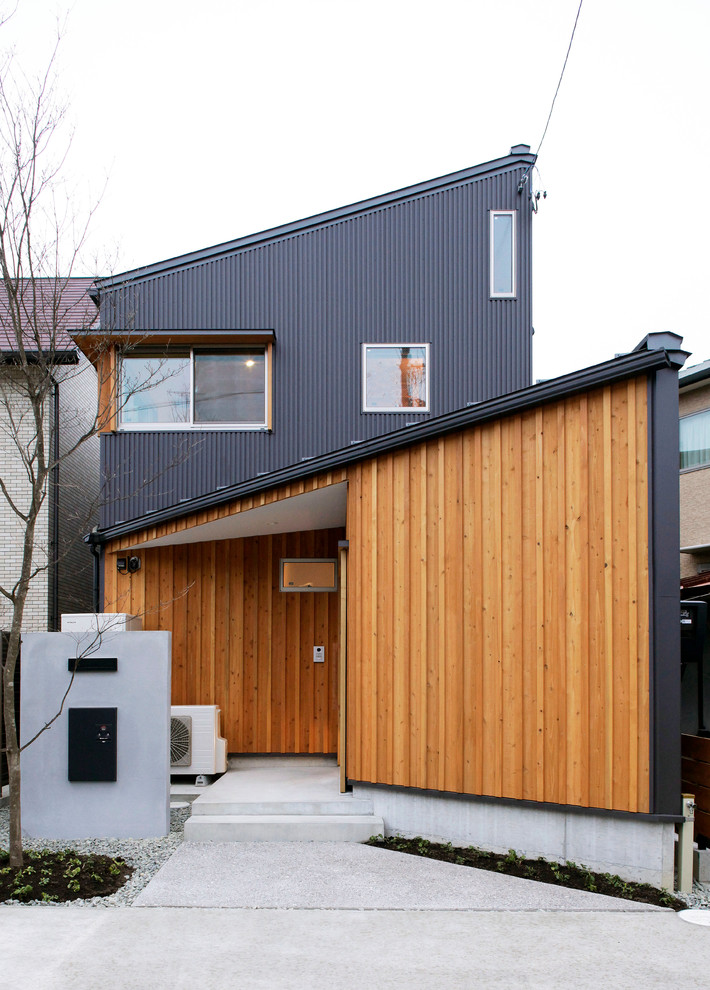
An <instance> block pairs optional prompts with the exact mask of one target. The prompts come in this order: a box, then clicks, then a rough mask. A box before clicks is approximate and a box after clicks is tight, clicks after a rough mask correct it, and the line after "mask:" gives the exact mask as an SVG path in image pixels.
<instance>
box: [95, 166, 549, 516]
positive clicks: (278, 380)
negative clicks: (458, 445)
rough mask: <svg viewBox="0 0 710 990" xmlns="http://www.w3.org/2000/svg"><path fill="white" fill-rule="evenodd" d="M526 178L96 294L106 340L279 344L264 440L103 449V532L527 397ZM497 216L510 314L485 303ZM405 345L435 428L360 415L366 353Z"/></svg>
mask: <svg viewBox="0 0 710 990" xmlns="http://www.w3.org/2000/svg"><path fill="white" fill-rule="evenodd" d="M524 167H525V166H524V164H520V163H518V164H517V165H514V166H513V165H509V166H508V167H507V168H505V169H503V170H502V171H500V172H499V173H495V172H489V173H486V174H483V175H478V176H477V175H473V176H471V175H470V174H468V173H465V174H466V175H467V176H468V177H466V178H464V179H462V180H460V182H459V183H458V184H456V183H453V184H451V185H447V186H445V187H444V188H439V189H436V188H434V189H432V190H431V191H427V190H425V191H424V192H420V193H418V194H416V195H412V196H411V198H409V199H407V198H404V199H397V200H396V201H394V202H388V203H387V202H386V203H384V204H383V205H382V206H379V207H373V208H372V209H370V210H369V211H365V212H360V213H354V214H352V215H346V216H344V217H343V218H342V219H340V220H338V219H335V220H331V221H329V222H327V223H325V224H323V225H322V226H317V225H316V226H313V227H307V228H306V229H303V230H296V231H295V232H287V233H284V234H283V235H282V236H279V237H276V238H274V239H272V240H264V241H259V242H258V243H255V244H247V245H246V246H245V247H241V248H240V247H235V248H234V249H233V250H232V252H231V253H227V254H222V255H219V256H218V257H214V258H206V259H200V260H197V261H190V262H188V263H186V264H185V265H184V266H183V267H174V268H171V269H170V270H169V271H167V272H165V273H161V272H160V271H155V270H154V269H153V271H152V273H151V274H149V275H147V276H144V277H142V278H141V277H138V276H135V277H134V278H133V280H132V281H130V282H128V283H127V284H124V285H122V286H121V285H116V284H115V283H114V284H113V286H111V285H109V284H107V285H105V286H104V287H102V326H111V325H113V326H115V327H116V328H135V329H136V330H138V331H145V330H152V329H156V330H158V329H159V330H171V329H172V330H191V329H196V330H198V329H199V330H204V329H215V330H225V329H226V330H229V329H240V330H245V329H271V330H273V331H274V332H275V336H276V344H275V346H274V348H273V397H272V401H273V420H272V421H273V432H272V433H267V432H259V433H252V432H229V431H225V432H216V431H212V432H209V431H204V432H203V431H199V432H198V431H194V432H185V433H168V432H155V433H148V432H146V433H136V432H131V433H126V434H121V433H116V434H113V435H109V436H105V437H104V438H103V445H102V450H103V453H104V458H105V459H104V468H105V499H104V503H103V507H102V512H101V527H102V528H105V527H110V526H113V525H115V524H116V523H117V522H119V521H121V520H122V521H126V520H129V519H138V518H140V517H141V516H144V515H146V514H149V513H151V512H154V511H156V510H160V509H164V508H166V507H168V506H171V505H177V504H179V502H180V500H181V499H188V498H195V497H198V496H200V495H203V494H206V493H208V492H210V491H214V490H215V489H219V488H220V487H222V486H224V485H234V484H238V483H239V482H241V481H244V480H246V479H248V478H251V477H254V476H256V475H257V474H259V473H261V472H271V471H274V470H277V469H279V468H282V467H284V466H286V465H288V464H294V463H297V462H299V461H300V460H301V459H302V458H306V457H312V456H316V455H321V454H323V453H326V452H327V451H330V450H337V449H339V448H343V447H347V446H348V445H350V444H352V443H357V442H360V441H363V440H367V439H369V438H372V437H376V436H381V435H384V434H387V433H389V432H391V431H392V430H398V429H401V428H402V427H403V426H404V425H406V424H407V423H410V422H421V421H422V420H425V419H427V418H430V417H431V416H437V415H441V414H443V413H446V412H450V411H451V410H454V409H457V408H463V407H465V406H466V405H467V403H471V402H479V401H482V400H485V399H490V398H492V397H495V396H497V395H501V394H504V393H506V392H509V391H512V390H516V389H520V388H524V387H525V386H527V385H529V384H530V366H531V326H530V266H529V263H528V259H529V256H530V236H531V216H530V210H529V204H528V201H527V198H525V197H524V196H520V195H518V192H517V182H518V179H519V176H520V174H521V172H522V171H523V168H524ZM493 208H496V209H517V210H518V259H519V279H518V289H519V291H518V298H517V299H515V300H507V299H506V300H490V299H489V298H488V211H489V209H493ZM114 316H115V321H114ZM405 341H412V342H415V341H416V342H419V341H421V342H429V343H430V344H431V349H430V368H429V373H430V376H431V378H430V381H431V411H430V413H428V414H417V413H413V412H411V413H407V412H405V413H401V414H400V413H374V414H372V413H368V414H363V413H362V412H361V385H362V383H361V345H362V344H363V343H364V342H373V343H378V342H379V343H387V342H405ZM156 466H158V467H157V468H156Z"/></svg>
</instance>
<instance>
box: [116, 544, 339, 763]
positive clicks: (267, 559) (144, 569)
mask: <svg viewBox="0 0 710 990" xmlns="http://www.w3.org/2000/svg"><path fill="white" fill-rule="evenodd" d="M343 537H344V532H343V531H342V530H320V531H317V532H310V533H288V534H277V535H274V536H258V537H251V538H248V539H237V540H223V541H220V542H208V543H189V544H183V545H180V546H167V547H161V548H158V549H155V550H145V549H142V550H140V551H137V553H138V554H139V556H140V558H141V564H142V566H141V569H140V570H139V571H137V572H136V573H135V574H131V575H122V574H118V572H117V570H116V563H115V557H116V556H117V554H116V553H109V554H107V555H106V561H105V597H106V606H105V607H106V608H107V610H108V611H119V612H130V613H133V614H139V615H143V628H144V629H169V630H171V631H172V634H173V670H172V703H173V704H174V705H184V704H190V705H199V704H205V705H206V704H209V705H213V704H217V705H219V706H220V708H221V709H222V732H223V734H224V735H226V737H227V742H228V749H229V752H230V753H335V752H336V751H337V744H338V695H337V690H338V683H337V672H338V654H339V638H338V626H339V621H338V611H339V596H338V594H337V593H332V592H331V593H328V592H306V593H298V592H281V591H279V561H280V559H281V557H337V556H338V540H339V539H342V538H343ZM124 554H125V551H124ZM314 645H324V646H325V650H326V654H325V656H326V659H325V663H322V664H314V663H313V647H314Z"/></svg>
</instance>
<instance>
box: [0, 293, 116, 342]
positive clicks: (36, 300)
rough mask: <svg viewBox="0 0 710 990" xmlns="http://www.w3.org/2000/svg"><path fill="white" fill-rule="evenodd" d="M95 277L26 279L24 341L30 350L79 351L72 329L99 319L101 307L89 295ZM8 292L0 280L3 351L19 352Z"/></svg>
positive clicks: (22, 301) (0, 322)
mask: <svg viewBox="0 0 710 990" xmlns="http://www.w3.org/2000/svg"><path fill="white" fill-rule="evenodd" d="M93 282H94V280H93V278H66V279H60V278H58V279H53V278H40V279H35V280H31V279H23V280H22V282H21V283H20V306H21V310H22V314H21V319H22V322H23V345H24V347H25V349H26V350H27V351H29V352H35V353H36V352H37V351H38V350H40V349H41V350H43V351H45V352H52V351H57V352H65V351H76V350H77V347H76V344H75V343H74V342H73V340H72V339H71V337H70V335H69V331H72V330H81V329H88V328H89V327H90V326H92V325H93V324H95V323H96V322H97V320H98V315H99V314H98V310H97V308H96V305H95V304H94V302H93V301H92V300H91V298H90V296H89V289H90V288H91V286H92V285H93ZM17 351H18V341H17V339H16V336H15V331H14V328H13V321H12V318H11V313H10V308H9V305H8V296H7V291H6V290H5V287H4V286H3V285H2V284H0V352H2V353H4V354H5V355H8V354H13V353H17Z"/></svg>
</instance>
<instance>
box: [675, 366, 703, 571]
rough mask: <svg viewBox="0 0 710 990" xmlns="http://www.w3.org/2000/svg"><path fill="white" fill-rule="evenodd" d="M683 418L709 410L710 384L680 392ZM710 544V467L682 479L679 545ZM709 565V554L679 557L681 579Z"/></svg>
mask: <svg viewBox="0 0 710 990" xmlns="http://www.w3.org/2000/svg"><path fill="white" fill-rule="evenodd" d="M679 404H680V415H681V416H690V415H691V414H692V413H696V412H702V410H703V409H710V383H708V384H707V385H702V386H701V387H700V388H694V389H691V390H689V391H687V392H681V394H680V397H679ZM699 544H710V467H706V468H699V469H697V470H691V471H685V472H683V473H681V476H680V545H681V546H682V547H688V546H697V545H699ZM701 564H703V565H704V564H707V569H708V570H710V550H708V551H705V552H704V553H699V554H692V555H691V554H686V553H682V554H681V555H680V576H681V577H692V576H693V575H695V574H697V573H698V567H699V566H700V565H701Z"/></svg>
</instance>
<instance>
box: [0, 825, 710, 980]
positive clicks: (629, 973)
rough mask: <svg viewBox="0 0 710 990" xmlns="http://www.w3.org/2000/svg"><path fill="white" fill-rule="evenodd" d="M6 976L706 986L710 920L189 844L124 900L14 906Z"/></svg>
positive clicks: (232, 846) (381, 863)
mask: <svg viewBox="0 0 710 990" xmlns="http://www.w3.org/2000/svg"><path fill="white" fill-rule="evenodd" d="M0 946H1V948H0V988H2V990H5V988H7V990H9V988H12V990H16V988H17V986H18V984H21V985H23V986H27V987H33V988H37V990H98V988H101V990H128V988H133V987H136V988H141V990H143V988H146V990H147V988H150V990H162V988H166V990H168V988H169V990H180V988H186V990H187V988H189V990H195V988H202V990H210V988H220V990H222V988H231V987H235V988H239V990H252V988H254V990H258V988H262V987H263V988H268V990H279V988H291V987H293V988H296V987H297V988H308V990H314V988H320V987H324V988H328V990H340V988H342V990H346V988H347V990H350V988H352V990H355V988H357V990H362V988H364V987H372V988H374V990H387V988H390V987H407V988H427V990H429V988H439V987H441V988H449V987H451V988H454V987H462V988H467V990H468V988H474V987H475V988H486V987H496V988H499V987H501V986H506V987H515V988H517V987H526V988H527V987H534V988H538V987H539V988H544V990H553V988H558V987H560V988H561V987H565V988H569V987H574V988H580V987H585V988H586V987H590V988H592V987H593V988H595V990H596V988H599V987H604V988H605V990H606V988H616V987H618V988H624V990H628V988H634V987H638V988H644V990H645V988H653V987H663V988H666V990H668V988H676V987H683V988H689V990H694V988H698V990H700V988H703V990H704V988H706V987H707V986H708V985H710V928H704V927H700V926H696V925H691V924H687V923H685V922H683V921H682V920H681V919H680V918H679V917H678V916H677V915H676V914H674V913H673V912H671V911H665V910H662V909H658V908H648V907H645V906H644V905H641V904H636V903H634V902H629V901H620V900H616V899H614V898H608V897H601V896H599V895H596V894H590V893H586V892H583V891H571V890H566V889H564V888H561V887H552V886H549V885H546V884H539V883H535V882H534V881H530V880H520V879H518V878H516V877H505V876H500V875H498V874H494V873H486V872H483V871H478V870H471V869H469V868H467V867H462V866H455V865H452V864H448V863H437V862H434V861H431V860H423V859H418V858H416V857H412V856H406V855H404V854H401V853H393V852H390V851H388V850H381V849H375V848H372V847H369V846H360V845H356V844H352V843H323V844H321V843H318V844H316V843H227V844H221V843H184V844H183V845H182V846H181V847H180V848H179V849H178V851H177V852H176V853H175V854H174V855H173V857H172V859H171V860H170V861H169V862H168V863H166V864H165V866H164V867H163V868H162V870H161V871H160V872H159V873H158V874H157V876H156V877H155V878H154V879H153V880H152V881H151V883H150V884H149V885H148V886H147V887H146V888H145V890H144V891H143V893H142V894H141V895H139V898H138V899H137V900H136V902H135V905H134V906H132V907H123V908H103V907H71V906H66V907H63V906H46V907H44V906H42V907H22V906H17V907H15V906H0Z"/></svg>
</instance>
